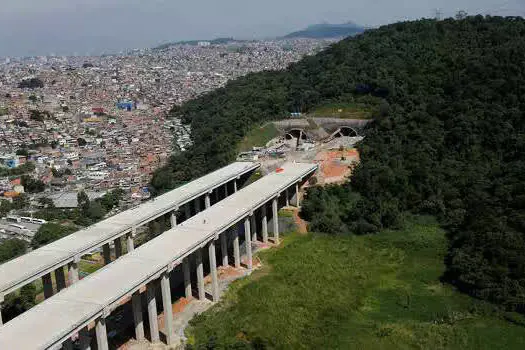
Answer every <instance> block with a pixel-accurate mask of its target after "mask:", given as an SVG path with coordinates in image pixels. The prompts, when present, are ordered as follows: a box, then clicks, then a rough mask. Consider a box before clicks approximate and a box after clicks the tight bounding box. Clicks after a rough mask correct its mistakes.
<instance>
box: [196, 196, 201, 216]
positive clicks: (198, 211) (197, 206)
mask: <svg viewBox="0 0 525 350" xmlns="http://www.w3.org/2000/svg"><path fill="white" fill-rule="evenodd" d="M200 211H201V198H200V197H198V198H195V214H198V213H200Z"/></svg>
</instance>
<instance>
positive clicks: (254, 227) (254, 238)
mask: <svg viewBox="0 0 525 350" xmlns="http://www.w3.org/2000/svg"><path fill="white" fill-rule="evenodd" d="M250 230H251V231H252V242H257V223H256V222H255V213H253V214H252V215H251V216H250Z"/></svg>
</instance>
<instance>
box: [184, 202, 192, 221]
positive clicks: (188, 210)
mask: <svg viewBox="0 0 525 350" xmlns="http://www.w3.org/2000/svg"><path fill="white" fill-rule="evenodd" d="M184 216H185V217H186V220H188V219H189V218H191V208H190V203H186V204H185V205H184Z"/></svg>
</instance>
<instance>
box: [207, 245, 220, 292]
mask: <svg viewBox="0 0 525 350" xmlns="http://www.w3.org/2000/svg"><path fill="white" fill-rule="evenodd" d="M208 256H209V258H210V274H211V295H212V299H213V301H215V302H216V301H219V276H218V275H217V258H216V257H215V241H211V242H210V244H209V245H208Z"/></svg>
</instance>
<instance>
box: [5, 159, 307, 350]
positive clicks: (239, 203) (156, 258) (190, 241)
mask: <svg viewBox="0 0 525 350" xmlns="http://www.w3.org/2000/svg"><path fill="white" fill-rule="evenodd" d="M316 170H317V165H315V164H300V163H287V164H285V165H284V166H283V167H282V168H281V169H278V171H276V172H273V173H271V174H269V175H267V176H264V177H263V178H262V179H260V180H258V181H255V182H254V183H252V184H250V185H249V186H246V187H245V188H243V189H241V190H239V191H237V192H236V193H234V194H232V195H231V196H229V197H227V198H225V199H223V200H222V201H220V202H217V203H216V204H214V205H212V206H211V207H210V208H208V209H207V210H204V211H202V212H200V213H198V214H196V215H195V216H193V217H191V218H189V219H188V220H186V221H184V222H182V223H180V224H178V225H177V226H175V227H173V228H172V229H170V230H168V231H166V232H165V233H164V234H162V235H160V236H158V237H156V238H154V239H152V240H150V241H149V242H147V243H145V244H144V245H142V246H140V247H139V248H137V249H135V250H133V251H131V252H130V253H128V254H126V255H124V256H122V257H121V258H120V259H118V260H116V261H115V262H113V263H111V264H109V265H107V266H105V267H104V268H102V269H101V270H99V271H97V272H96V273H93V274H91V275H89V276H87V277H86V278H84V279H82V280H81V281H79V282H77V283H75V284H73V285H72V286H71V287H69V288H67V289H64V290H62V291H61V292H59V293H57V294H56V295H54V296H53V297H52V298H49V299H46V300H45V301H44V302H42V303H40V304H38V305H37V306H35V307H33V308H32V309H30V310H29V311H27V312H25V313H23V314H22V315H20V316H18V317H16V318H14V319H13V320H11V321H10V322H8V323H6V324H5V325H4V326H3V327H1V328H0V348H2V349H4V348H5V349H27V350H30V349H59V348H61V347H64V348H66V349H71V348H72V347H73V343H72V337H76V335H80V336H79V338H80V340H81V341H80V346H81V348H82V349H88V348H90V347H91V345H93V346H95V345H96V347H97V349H99V350H106V349H108V348H109V343H108V332H107V326H106V324H107V319H108V317H110V315H111V314H112V312H113V311H114V310H115V309H116V308H117V307H119V305H120V304H121V303H122V301H123V300H127V299H130V298H131V304H132V310H133V320H134V330H135V337H136V339H137V340H139V341H144V340H145V334H146V332H145V327H144V324H145V322H144V321H145V320H146V318H147V320H148V322H147V323H148V324H149V332H148V333H149V334H150V336H149V338H150V341H151V342H159V341H160V331H161V330H159V324H158V321H157V316H158V309H157V307H158V306H161V307H162V309H163V312H164V320H165V321H164V327H163V329H162V332H163V334H164V335H165V341H166V343H167V344H168V345H175V344H177V341H178V339H177V336H176V335H175V333H174V330H173V327H174V325H173V324H174V319H173V311H172V303H173V302H174V298H173V297H172V296H173V294H172V290H171V288H170V285H171V283H170V279H171V278H175V276H176V274H174V271H175V270H177V269H181V270H182V272H183V273H182V274H181V275H182V276H181V278H182V282H183V285H184V291H185V296H186V297H188V298H189V297H192V295H193V294H192V290H193V286H195V287H196V288H195V289H196V296H197V297H198V298H199V299H205V298H206V295H205V291H204V267H203V265H204V264H203V255H207V256H208V260H209V274H210V275H211V293H210V294H211V298H212V300H213V301H217V300H218V299H219V284H218V273H217V265H218V264H221V265H229V264H233V265H234V266H235V267H240V266H241V254H240V252H241V247H240V244H241V243H242V244H243V245H244V252H245V259H244V261H246V268H247V269H252V243H253V241H254V240H258V239H260V240H262V241H264V242H268V241H269V240H270V238H271V239H272V240H273V242H274V243H278V242H279V222H278V210H279V208H280V207H282V206H286V205H295V206H299V204H300V202H299V199H300V197H299V193H300V188H301V186H303V185H304V184H305V183H306V181H307V180H308V178H309V177H310V176H311V175H312V174H313V173H314V172H315V171H316ZM239 228H240V229H239ZM270 234H271V237H270ZM241 235H242V236H243V237H242V238H243V239H244V241H242V239H241V237H240V236H241ZM230 252H232V253H233V254H231V255H230ZM217 253H218V255H219V256H217ZM230 256H232V257H233V259H231V260H230V259H229V257H230ZM190 261H194V262H195V264H190ZM192 270H194V272H195V273H194V274H192V273H191V272H192ZM159 290H160V293H158V291H159ZM158 295H160V298H161V299H162V303H159V304H157V302H156V298H157V296H158ZM93 325H94V327H93Z"/></svg>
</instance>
